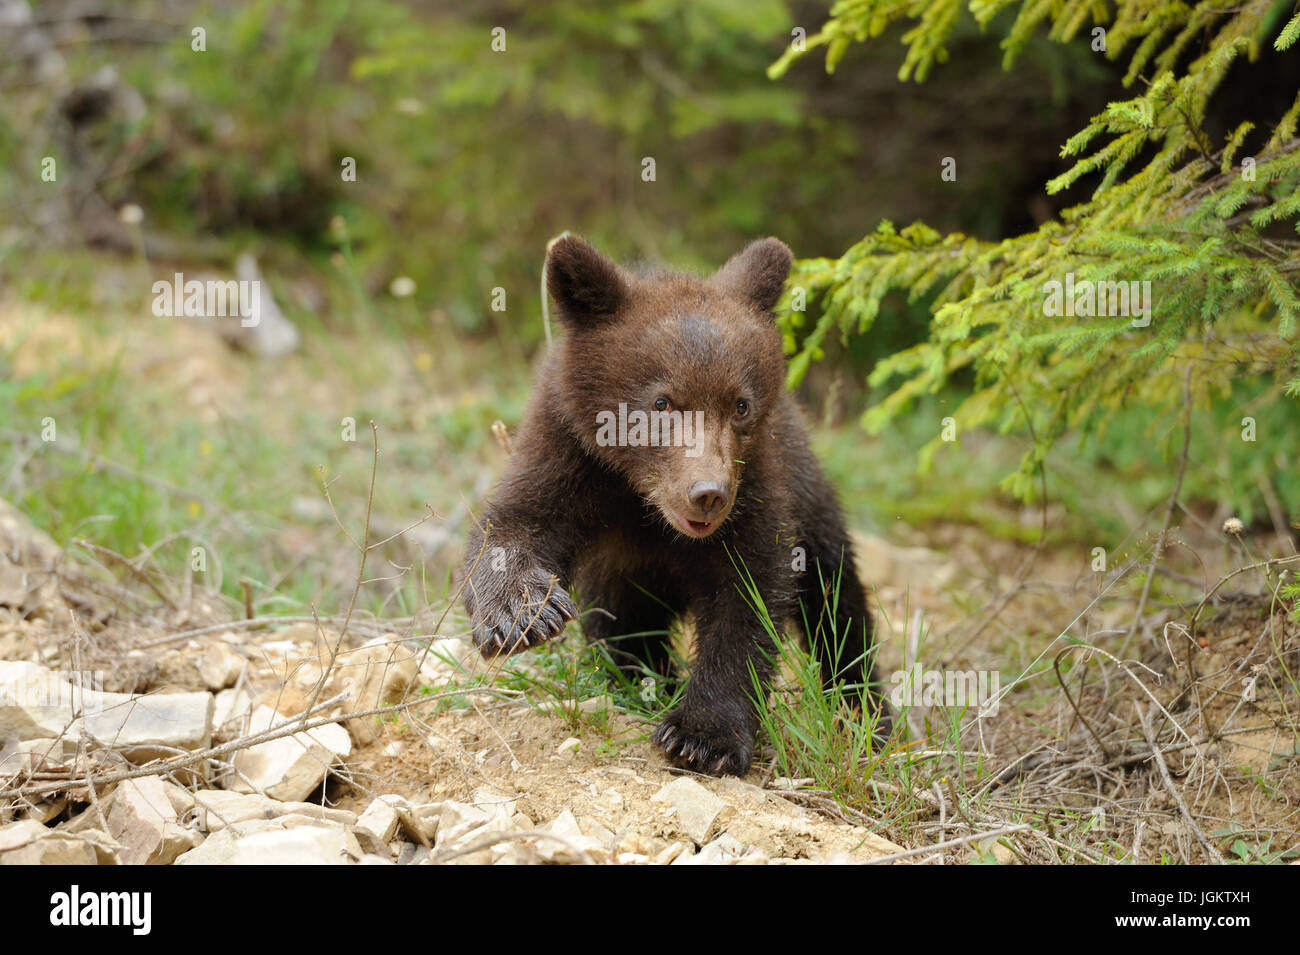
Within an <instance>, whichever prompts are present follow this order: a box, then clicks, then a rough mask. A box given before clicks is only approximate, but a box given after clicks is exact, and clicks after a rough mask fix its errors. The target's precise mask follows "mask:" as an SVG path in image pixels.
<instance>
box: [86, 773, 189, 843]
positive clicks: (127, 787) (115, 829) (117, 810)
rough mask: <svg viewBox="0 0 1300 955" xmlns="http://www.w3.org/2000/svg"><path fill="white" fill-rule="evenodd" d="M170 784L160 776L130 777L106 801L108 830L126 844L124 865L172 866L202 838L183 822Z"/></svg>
mask: <svg viewBox="0 0 1300 955" xmlns="http://www.w3.org/2000/svg"><path fill="white" fill-rule="evenodd" d="M167 785H168V784H166V783H164V782H163V781H162V780H161V779H159V778H158V777H157V776H144V777H141V778H139V779H127V780H123V781H122V782H121V783H119V784H118V786H117V788H116V789H114V790H113V794H112V795H111V796H110V797H109V798H108V800H106V802H107V806H105V807H104V814H105V816H106V817H107V819H108V831H109V833H110V834H111V835H112V836H113V838H114V839H116V840H117V842H118V844H119V845H121V846H122V851H121V860H122V864H123V865H146V864H148V865H168V864H170V863H171V862H172V861H173V860H175V858H176V857H177V856H178V855H180V854H181V853H182V852H187V851H189V850H190V849H193V848H194V847H195V846H197V845H198V844H199V843H200V842H201V841H202V837H201V836H199V835H198V833H195V832H193V831H192V830H189V829H186V828H185V827H184V826H182V825H181V824H180V820H179V818H178V817H177V814H176V808H175V806H173V804H172V799H171V797H170V796H169V794H168V791H167ZM172 788H178V787H172Z"/></svg>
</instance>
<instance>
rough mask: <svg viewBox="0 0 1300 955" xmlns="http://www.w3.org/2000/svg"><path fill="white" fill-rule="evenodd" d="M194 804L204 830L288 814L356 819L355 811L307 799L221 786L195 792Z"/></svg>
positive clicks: (352, 821) (338, 820) (345, 822)
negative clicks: (288, 799)
mask: <svg viewBox="0 0 1300 955" xmlns="http://www.w3.org/2000/svg"><path fill="white" fill-rule="evenodd" d="M194 808H195V813H196V818H197V821H198V824H199V826H200V827H201V828H202V829H204V830H205V831H207V832H220V831H221V830H222V829H225V828H226V827H227V826H230V825H233V824H235V823H239V822H247V821H249V820H265V819H275V818H278V817H281V816H290V815H293V816H304V817H306V818H308V819H315V820H317V821H319V822H329V823H335V824H337V825H340V826H351V825H355V824H356V822H357V815H356V813H354V812H349V811H348V810H346V809H328V808H326V807H324V806H317V805H316V804H315V803H310V802H281V801H279V800H277V799H270V798H268V797H266V796H262V795H259V794H258V793H237V792H230V791H228V790H222V789H204V790H200V791H199V792H197V793H195V794H194Z"/></svg>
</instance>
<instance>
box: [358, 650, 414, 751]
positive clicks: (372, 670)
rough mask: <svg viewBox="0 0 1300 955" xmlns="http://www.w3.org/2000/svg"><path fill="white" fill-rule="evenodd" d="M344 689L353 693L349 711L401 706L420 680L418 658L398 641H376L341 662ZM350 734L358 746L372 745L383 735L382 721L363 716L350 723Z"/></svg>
mask: <svg viewBox="0 0 1300 955" xmlns="http://www.w3.org/2000/svg"><path fill="white" fill-rule="evenodd" d="M338 666H339V668H340V671H341V674H342V680H343V685H344V686H345V687H346V686H349V685H350V688H351V690H352V702H351V703H350V704H349V706H348V709H349V710H352V711H354V712H356V711H364V710H374V709H378V708H379V707H381V706H390V705H393V704H396V703H400V702H401V701H402V700H403V699H404V698H405V697H406V694H407V693H408V692H410V689H411V687H412V686H413V685H414V684H415V680H416V677H417V676H418V673H419V671H418V665H417V661H416V654H415V651H413V650H412V649H411V648H410V647H408V646H406V644H404V643H402V641H401V640H399V639H398V638H397V637H376V638H375V639H374V640H371V641H370V642H368V643H366V644H363V645H362V646H361V647H360V648H359V649H357V650H352V651H350V652H348V653H346V654H345V655H343V656H342V657H340V659H339V663H338ZM347 727H348V732H349V733H351V734H352V738H353V739H355V740H356V741H357V742H358V743H361V744H365V743H369V742H370V741H372V740H373V739H375V738H376V737H377V736H378V735H379V728H380V723H379V718H378V717H376V716H361V717H357V718H356V719H351V720H348V722H347Z"/></svg>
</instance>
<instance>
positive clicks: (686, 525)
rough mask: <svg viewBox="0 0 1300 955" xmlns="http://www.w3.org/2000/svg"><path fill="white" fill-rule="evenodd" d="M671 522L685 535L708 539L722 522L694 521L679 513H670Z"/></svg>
mask: <svg viewBox="0 0 1300 955" xmlns="http://www.w3.org/2000/svg"><path fill="white" fill-rule="evenodd" d="M667 513H668V519H669V522H670V523H671V524H672V525H673V526H674V527H676V528H677V529H678V530H679V531H681V532H682V533H683V534H686V535H688V536H690V537H708V536H709V535H710V534H712V533H713V532H714V531H715V530H717V529H718V525H719V524H721V523H722V522H721V521H718V520H713V521H693V520H691V519H690V518H689V517H687V516H685V515H684V514H682V513H680V512H677V511H668V512H667Z"/></svg>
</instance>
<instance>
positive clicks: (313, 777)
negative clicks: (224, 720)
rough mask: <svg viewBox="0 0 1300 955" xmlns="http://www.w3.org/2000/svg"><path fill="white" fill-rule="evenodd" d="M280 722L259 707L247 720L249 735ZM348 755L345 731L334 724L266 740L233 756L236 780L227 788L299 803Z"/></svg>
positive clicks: (275, 716)
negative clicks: (259, 793) (261, 793)
mask: <svg viewBox="0 0 1300 955" xmlns="http://www.w3.org/2000/svg"><path fill="white" fill-rule="evenodd" d="M282 723H284V718H283V717H281V716H280V714H279V713H277V712H275V710H273V709H271V708H270V707H268V706H261V707H258V708H257V710H256V711H255V712H254V713H253V716H252V719H251V720H250V721H249V733H250V734H252V733H260V732H262V731H264V730H266V729H269V728H271V727H273V726H279V725H281V724H282ZM351 752H352V741H351V740H350V739H349V738H348V734H347V731H345V730H344V729H343V728H342V727H341V726H339V725H338V724H336V723H327V724H325V725H324V726H318V727H316V728H315V729H311V730H307V731H306V732H299V733H294V734H293V735H292V736H282V737H280V738H279V739H272V740H267V741H266V742H265V743H258V744H257V745H256V746H252V747H250V748H248V749H245V750H240V751H239V752H238V753H236V754H235V758H234V760H233V761H232V762H233V763H234V767H235V770H236V777H235V778H234V779H233V780H231V782H230V784H229V785H228V787H227V788H228V789H232V790H234V791H235V792H245V793H247V792H257V791H258V790H260V791H262V792H264V793H266V795H268V796H270V797H271V798H272V799H279V800H283V801H285V802H294V801H298V800H302V799H305V798H306V797H307V796H308V795H310V794H311V792H312V790H314V789H315V788H316V787H317V786H319V785H320V784H321V783H322V782H323V781H324V780H325V776H326V775H327V774H328V773H329V771H330V769H331V768H332V767H333V766H335V765H336V764H337V763H338V762H339V761H340V760H341V759H342V758H343V757H345V756H348V755H349V754H351Z"/></svg>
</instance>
